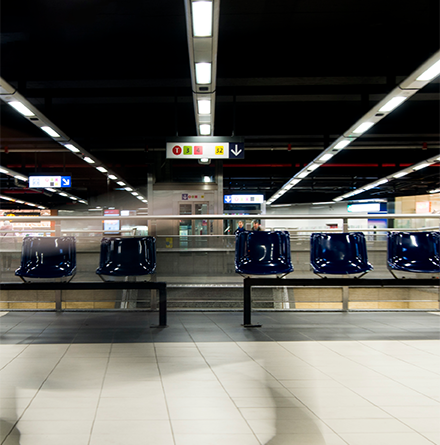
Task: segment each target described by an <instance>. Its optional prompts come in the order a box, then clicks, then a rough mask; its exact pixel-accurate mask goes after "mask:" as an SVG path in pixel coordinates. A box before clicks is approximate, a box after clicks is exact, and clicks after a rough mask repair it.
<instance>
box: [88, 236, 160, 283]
mask: <svg viewBox="0 0 440 445" xmlns="http://www.w3.org/2000/svg"><path fill="white" fill-rule="evenodd" d="M155 271H156V240H155V238H154V237H152V236H138V237H133V238H103V239H102V240H101V256H100V261H99V267H98V269H96V273H97V274H98V275H99V276H101V278H103V277H102V276H113V277H128V276H137V275H148V274H153V273H154V272H155Z"/></svg>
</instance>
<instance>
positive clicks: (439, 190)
mask: <svg viewBox="0 0 440 445" xmlns="http://www.w3.org/2000/svg"><path fill="white" fill-rule="evenodd" d="M428 193H440V189H435V190H430V191H429V192H428Z"/></svg>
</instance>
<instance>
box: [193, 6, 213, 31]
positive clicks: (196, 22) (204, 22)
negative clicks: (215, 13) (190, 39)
mask: <svg viewBox="0 0 440 445" xmlns="http://www.w3.org/2000/svg"><path fill="white" fill-rule="evenodd" d="M192 17H193V32H194V37H211V35H212V2H204V1H200V2H192Z"/></svg>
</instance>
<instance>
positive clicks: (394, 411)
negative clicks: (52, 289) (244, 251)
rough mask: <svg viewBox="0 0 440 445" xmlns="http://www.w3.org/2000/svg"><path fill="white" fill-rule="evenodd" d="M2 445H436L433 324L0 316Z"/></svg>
mask: <svg viewBox="0 0 440 445" xmlns="http://www.w3.org/2000/svg"><path fill="white" fill-rule="evenodd" d="M1 315H2V316H1V317H0V329H1V342H0V360H1V362H0V365H1V371H0V388H1V393H0V397H1V398H0V413H1V437H0V442H1V444H2V445H17V444H20V445H43V444H44V445H53V444H57V445H59V444H63V445H103V444H105V445H140V444H142V445H201V444H203V445H223V444H228V445H263V444H264V445H269V444H270V445H292V444H294V445H371V444H375V445H385V444H386V445H432V444H440V422H439V419H440V317H439V313H438V312H437V313H429V312H387V313H384V312H380V313H378V312H362V313H361V312H349V313H341V312H333V313H328V312H322V313H305V312H304V313H298V312H296V313H294V312H270V313H269V312H254V315H253V318H254V319H255V321H258V322H260V323H261V324H262V327H261V328H258V329H245V328H243V327H242V326H240V323H241V322H242V314H241V313H240V312H170V313H169V314H168V324H169V327H168V328H163V329H157V328H153V329H152V328H150V325H151V324H152V323H154V322H155V321H156V314H154V313H148V312H124V313H121V312H62V313H54V312H3V313H1Z"/></svg>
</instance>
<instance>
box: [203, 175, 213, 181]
mask: <svg viewBox="0 0 440 445" xmlns="http://www.w3.org/2000/svg"><path fill="white" fill-rule="evenodd" d="M203 182H211V178H210V177H209V176H203Z"/></svg>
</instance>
